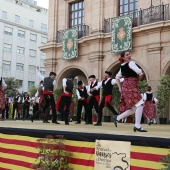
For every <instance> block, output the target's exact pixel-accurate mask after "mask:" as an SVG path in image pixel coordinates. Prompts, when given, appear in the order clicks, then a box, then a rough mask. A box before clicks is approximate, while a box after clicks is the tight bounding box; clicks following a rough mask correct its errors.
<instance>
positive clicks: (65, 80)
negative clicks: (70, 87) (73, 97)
mask: <svg viewBox="0 0 170 170" xmlns="http://www.w3.org/2000/svg"><path fill="white" fill-rule="evenodd" d="M66 83H67V79H66V78H63V86H67V85H66Z"/></svg>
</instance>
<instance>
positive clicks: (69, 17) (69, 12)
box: [41, 0, 170, 117]
mask: <svg viewBox="0 0 170 170" xmlns="http://www.w3.org/2000/svg"><path fill="white" fill-rule="evenodd" d="M49 2H50V4H49V7H50V8H49V32H48V43H47V44H46V45H45V46H42V47H41V50H42V51H44V52H45V53H46V56H47V59H46V60H45V66H46V72H47V73H48V72H49V71H51V70H53V71H56V72H57V74H58V76H57V82H58V87H61V80H62V78H63V77H64V76H66V75H67V74H68V73H72V74H74V75H75V76H78V77H79V78H80V79H82V80H83V81H84V83H85V84H87V83H88V82H87V78H88V76H89V75H91V74H95V75H96V76H97V77H98V79H99V80H101V79H102V77H103V73H104V71H105V70H109V71H112V72H113V75H114V76H115V75H116V73H117V72H118V69H119V67H120V63H119V61H118V58H119V54H117V53H111V18H114V17H118V16H121V15H126V14H129V13H130V14H131V15H132V17H133V28H132V43H133V44H132V51H131V54H132V59H133V60H134V61H135V62H136V63H137V64H138V65H139V66H140V67H141V68H142V69H143V70H144V72H145V74H146V79H147V81H148V83H149V85H151V86H152V87H153V89H154V90H155V89H156V86H157V85H158V80H159V78H160V77H161V75H164V74H170V5H169V3H170V0H152V1H148V0H50V1H49ZM151 2H152V4H151ZM72 26H78V29H79V28H80V29H79V32H78V38H79V39H78V58H77V59H74V60H63V59H62V30H65V29H68V28H70V27H72ZM169 110H170V109H169ZM167 113H168V112H167ZM168 116H169V115H168ZM169 117H170V116H169Z"/></svg>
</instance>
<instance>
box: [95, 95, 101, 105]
mask: <svg viewBox="0 0 170 170" xmlns="http://www.w3.org/2000/svg"><path fill="white" fill-rule="evenodd" d="M94 97H95V99H96V100H97V103H98V104H99V102H100V95H96V96H94Z"/></svg>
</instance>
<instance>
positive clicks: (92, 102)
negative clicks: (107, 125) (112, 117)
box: [85, 75, 100, 124]
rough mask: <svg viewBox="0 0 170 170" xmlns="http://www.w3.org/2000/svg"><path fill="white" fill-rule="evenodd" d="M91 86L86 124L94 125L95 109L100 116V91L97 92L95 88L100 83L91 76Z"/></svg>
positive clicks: (89, 88)
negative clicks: (93, 111) (93, 115)
mask: <svg viewBox="0 0 170 170" xmlns="http://www.w3.org/2000/svg"><path fill="white" fill-rule="evenodd" d="M89 81H90V85H89V87H88V90H87V91H88V95H89V96H90V98H89V104H88V116H87V117H88V118H87V120H86V122H85V124H93V122H92V109H93V107H94V109H95V111H96V113H97V114H98V105H99V101H100V89H98V90H95V89H93V88H94V87H96V86H98V81H97V79H96V76H95V75H91V76H89Z"/></svg>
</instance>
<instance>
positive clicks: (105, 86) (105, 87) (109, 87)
mask: <svg viewBox="0 0 170 170" xmlns="http://www.w3.org/2000/svg"><path fill="white" fill-rule="evenodd" d="M104 82H105V81H104V80H103V81H102V87H103V96H107V95H112V90H113V85H112V83H111V82H112V79H110V80H108V81H107V83H106V84H105V83H104Z"/></svg>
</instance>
